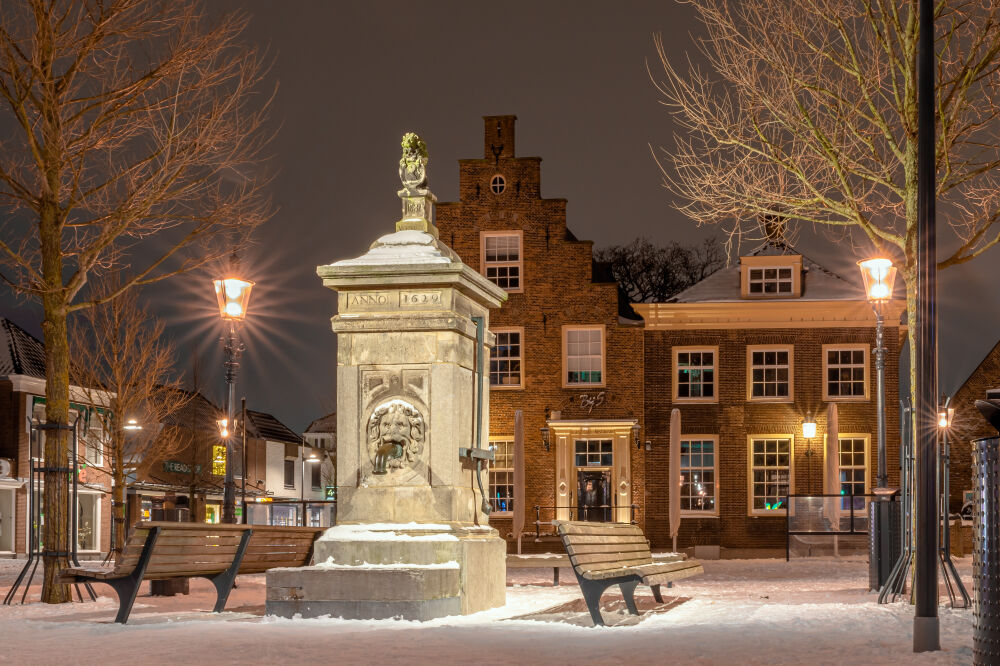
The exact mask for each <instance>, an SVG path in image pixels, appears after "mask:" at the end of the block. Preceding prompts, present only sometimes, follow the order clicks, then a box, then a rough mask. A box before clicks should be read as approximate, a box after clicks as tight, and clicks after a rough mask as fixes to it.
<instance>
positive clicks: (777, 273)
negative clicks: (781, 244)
mask: <svg viewBox="0 0 1000 666" xmlns="http://www.w3.org/2000/svg"><path fill="white" fill-rule="evenodd" d="M747 278H748V286H749V288H748V291H749V292H750V293H751V294H791V293H792V269H791V268H790V267H788V268H780V267H777V266H774V267H770V268H751V269H750V274H749V275H748V276H747Z"/></svg>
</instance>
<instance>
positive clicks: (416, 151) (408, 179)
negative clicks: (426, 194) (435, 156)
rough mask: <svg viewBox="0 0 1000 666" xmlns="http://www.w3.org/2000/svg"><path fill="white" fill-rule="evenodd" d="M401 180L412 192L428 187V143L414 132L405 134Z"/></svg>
mask: <svg viewBox="0 0 1000 666" xmlns="http://www.w3.org/2000/svg"><path fill="white" fill-rule="evenodd" d="M402 146H403V157H402V159H400V160H399V180H400V181H402V183H403V187H405V188H406V189H407V191H408V192H410V193H416V192H417V191H418V190H421V189H423V188H426V187H427V144H426V143H424V140H423V139H421V138H420V137H419V136H417V135H416V134H415V133H414V132H407V133H406V134H404V135H403V142H402Z"/></svg>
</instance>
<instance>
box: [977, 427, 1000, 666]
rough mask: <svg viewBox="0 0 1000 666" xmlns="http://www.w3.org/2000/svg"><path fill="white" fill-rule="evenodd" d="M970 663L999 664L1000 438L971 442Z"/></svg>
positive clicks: (979, 665)
mask: <svg viewBox="0 0 1000 666" xmlns="http://www.w3.org/2000/svg"><path fill="white" fill-rule="evenodd" d="M972 476H973V479H972V481H973V493H974V494H973V500H972V504H973V509H972V521H973V522H972V586H973V594H972V597H973V606H972V608H973V611H972V663H973V664H976V665H977V666H986V664H1000V498H998V496H997V494H998V492H1000V491H998V488H1000V438H998V437H987V438H984V439H976V440H973V441H972Z"/></svg>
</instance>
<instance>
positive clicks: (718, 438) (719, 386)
mask: <svg viewBox="0 0 1000 666" xmlns="http://www.w3.org/2000/svg"><path fill="white" fill-rule="evenodd" d="M634 307H635V309H636V310H637V311H638V312H639V313H640V314H641V315H642V316H643V317H644V319H645V359H644V368H645V407H644V410H645V416H646V428H647V433H648V434H647V438H649V439H650V440H651V441H652V451H650V452H649V453H648V454H647V464H648V466H647V470H646V479H647V486H646V491H647V494H646V497H647V499H646V502H647V504H646V507H647V519H646V524H645V528H646V534H647V536H648V537H649V538H650V540H651V542H652V544H653V545H654V546H658V547H669V545H670V538H669V534H668V522H667V507H668V493H667V489H668V486H667V478H668V476H667V473H668V461H669V456H668V452H669V420H670V413H671V410H672V409H673V408H675V407H676V408H678V409H679V410H680V415H681V466H682V467H681V479H682V485H681V492H680V495H681V513H682V522H681V529H680V533H679V546H680V547H686V546H693V545H712V546H720V547H722V548H777V547H784V541H785V534H784V531H785V512H786V505H787V501H785V500H784V497H785V495H787V494H788V493H793V494H794V493H798V494H822V493H840V492H841V491H845V492H850V491H853V492H855V493H864V492H868V491H869V489H870V488H871V487H874V485H875V474H876V469H877V462H876V460H875V458H876V455H875V454H876V452H877V447H876V438H877V431H876V421H877V413H876V395H875V390H876V387H875V368H874V362H873V358H872V349H873V348H874V346H875V316H874V314H873V312H872V310H871V307H870V306H869V304H868V303H867V302H866V301H865V300H864V292H863V289H862V288H861V286H860V285H856V284H853V283H851V282H848V281H846V280H844V279H843V278H841V277H839V276H837V275H835V274H833V273H831V272H830V271H828V270H826V269H824V268H823V267H821V266H819V265H818V264H816V263H815V262H813V261H811V260H809V259H808V258H806V257H803V256H802V255H801V254H799V253H797V252H796V251H795V250H794V249H793V248H791V247H790V246H787V245H786V244H784V243H783V242H781V241H780V240H777V241H769V242H767V243H765V244H764V245H763V246H761V247H760V248H758V249H757V250H756V251H754V252H752V253H750V254H749V255H747V256H744V257H741V258H740V261H739V263H738V264H737V265H733V266H730V267H727V268H723V269H720V270H719V271H717V272H715V273H713V274H711V275H709V276H708V277H706V278H705V279H704V280H702V281H701V282H699V283H697V284H695V285H694V286H692V287H690V288H689V289H687V290H685V291H683V292H681V293H680V294H678V295H677V296H675V297H674V298H672V299H671V300H670V302H668V303H655V304H637V305H635V306H634ZM887 307H888V310H887V312H886V316H885V321H886V329H885V343H886V348H887V351H886V371H885V379H886V383H885V386H886V405H888V406H889V408H888V409H887V415H886V424H887V456H886V458H887V466H888V471H889V479H890V485H892V484H898V479H899V470H898V466H899V460H898V458H899V455H898V452H899V415H898V411H897V410H896V409H895V408H894V407H893V406H894V405H897V404H898V386H899V351H900V342H901V329H900V327H899V315H900V312H901V310H902V308H903V303H902V302H901V301H900V300H896V301H893V302H892V303H890V305H889V306H887ZM830 403H836V404H837V407H838V416H839V428H838V431H839V451H840V461H839V462H840V463H841V464H840V465H839V477H840V484H839V487H834V488H829V487H824V485H825V482H824V478H825V476H824V466H825V451H826V445H825V439H826V431H827V425H828V424H827V415H828V405H829V404H830ZM807 417H812V419H813V420H814V421H815V423H816V424H817V431H816V434H815V437H813V438H810V439H805V438H804V437H803V430H802V423H803V422H804V421H805V420H806V419H807Z"/></svg>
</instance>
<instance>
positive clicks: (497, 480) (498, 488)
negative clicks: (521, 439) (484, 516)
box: [489, 439, 514, 513]
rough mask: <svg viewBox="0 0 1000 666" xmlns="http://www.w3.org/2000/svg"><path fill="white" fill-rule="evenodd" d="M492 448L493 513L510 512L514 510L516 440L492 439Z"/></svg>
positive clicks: (491, 502)
mask: <svg viewBox="0 0 1000 666" xmlns="http://www.w3.org/2000/svg"><path fill="white" fill-rule="evenodd" d="M490 448H492V449H493V464H492V465H490V499H489V501H490V506H491V507H493V513H510V512H511V511H513V510H514V440H512V439H491V440H490Z"/></svg>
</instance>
